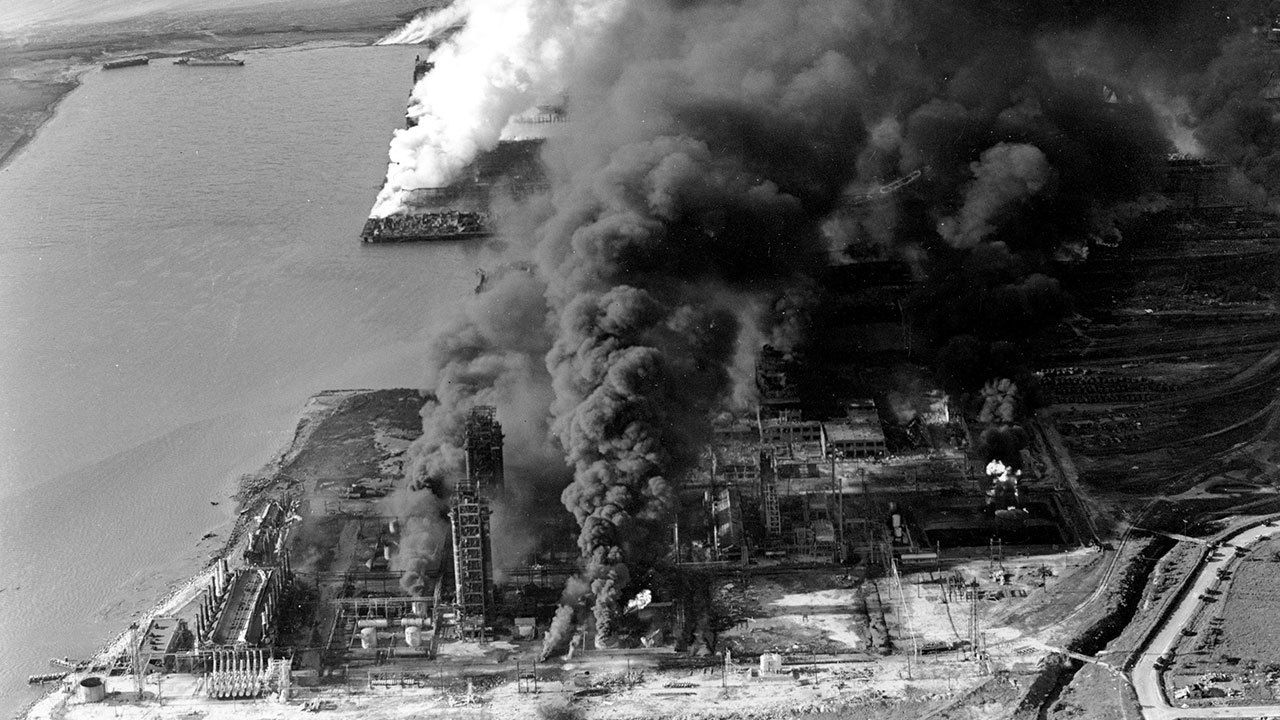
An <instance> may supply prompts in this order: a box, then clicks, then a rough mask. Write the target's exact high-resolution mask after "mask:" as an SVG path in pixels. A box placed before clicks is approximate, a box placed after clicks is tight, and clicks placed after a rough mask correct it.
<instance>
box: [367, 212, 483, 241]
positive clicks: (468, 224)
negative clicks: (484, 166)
mask: <svg viewBox="0 0 1280 720" xmlns="http://www.w3.org/2000/svg"><path fill="white" fill-rule="evenodd" d="M491 234H492V233H491V232H490V229H489V219H488V218H487V217H486V216H485V215H484V213H479V212H467V211H460V210H436V211H431V212H420V213H413V214H409V213H396V214H394V215H388V216H386V217H381V218H369V219H368V220H366V221H365V224H364V228H363V229H362V230H361V231H360V239H361V240H362V241H364V242H367V243H397V242H424V241H427V242H429V241H445V240H468V239H471V238H483V237H489V235H491Z"/></svg>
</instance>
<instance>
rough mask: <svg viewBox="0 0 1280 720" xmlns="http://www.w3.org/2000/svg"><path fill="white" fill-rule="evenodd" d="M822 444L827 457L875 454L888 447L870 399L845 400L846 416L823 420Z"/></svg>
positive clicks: (855, 456)
mask: <svg viewBox="0 0 1280 720" xmlns="http://www.w3.org/2000/svg"><path fill="white" fill-rule="evenodd" d="M822 443H823V445H822V454H823V455H824V456H826V457H831V456H832V455H835V456H838V457H846V458H868V457H878V456H881V455H884V454H885V453H886V452H888V449H889V448H888V446H887V445H886V444H885V439H884V425H883V424H881V422H880V414H879V412H877V410H876V405H875V403H874V402H873V401H871V400H855V401H852V402H849V403H846V405H845V417H843V418H840V419H837V420H830V421H828V422H825V423H822Z"/></svg>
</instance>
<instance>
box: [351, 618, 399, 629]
mask: <svg viewBox="0 0 1280 720" xmlns="http://www.w3.org/2000/svg"><path fill="white" fill-rule="evenodd" d="M390 624H391V621H390V620H388V619H386V618H360V619H359V620H357V621H356V627H362V628H384V627H387V626H388V625H390Z"/></svg>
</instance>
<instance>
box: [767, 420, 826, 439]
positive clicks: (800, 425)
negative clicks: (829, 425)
mask: <svg viewBox="0 0 1280 720" xmlns="http://www.w3.org/2000/svg"><path fill="white" fill-rule="evenodd" d="M760 441H761V442H762V443H764V444H766V445H791V444H793V443H821V442H822V423H820V422H818V421H817V420H800V419H788V418H767V419H766V418H762V419H761V420H760Z"/></svg>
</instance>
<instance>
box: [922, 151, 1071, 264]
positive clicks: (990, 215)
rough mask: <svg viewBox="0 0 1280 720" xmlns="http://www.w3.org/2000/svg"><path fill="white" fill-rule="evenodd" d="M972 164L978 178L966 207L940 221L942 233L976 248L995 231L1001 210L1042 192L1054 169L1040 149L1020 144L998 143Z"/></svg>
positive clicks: (966, 197) (960, 244)
mask: <svg viewBox="0 0 1280 720" xmlns="http://www.w3.org/2000/svg"><path fill="white" fill-rule="evenodd" d="M969 167H970V168H971V169H972V171H973V178H974V179H973V183H972V184H970V185H969V188H968V189H967V190H966V191H965V195H964V206H963V207H961V208H960V213H959V214H958V215H955V216H953V217H946V218H943V219H942V220H941V221H940V222H939V223H938V234H939V235H941V236H942V237H943V239H944V240H946V241H947V242H949V243H951V244H952V245H954V246H956V247H959V248H968V247H973V246H974V245H977V244H978V243H979V242H981V241H982V239H983V238H985V237H987V236H988V235H990V234H991V233H993V232H995V231H996V223H997V221H998V220H999V218H1000V215H1001V213H1003V212H1004V211H1005V209H1006V208H1007V207H1009V206H1010V205H1012V204H1014V203H1016V202H1018V201H1021V200H1026V199H1027V198H1029V197H1031V196H1032V195H1035V194H1036V193H1038V192H1040V191H1041V190H1042V189H1043V188H1044V186H1045V185H1047V184H1048V183H1049V179H1050V176H1051V175H1052V172H1053V171H1052V168H1050V167H1049V161H1048V159H1047V158H1045V156H1044V153H1042V152H1040V149H1039V148H1037V147H1036V146H1034V145H1027V144H1018V143H998V144H996V145H994V146H992V147H991V148H989V149H988V150H986V151H984V152H983V153H982V158H981V159H980V160H978V161H977V162H975V163H973V164H972V165H970V166H969Z"/></svg>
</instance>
